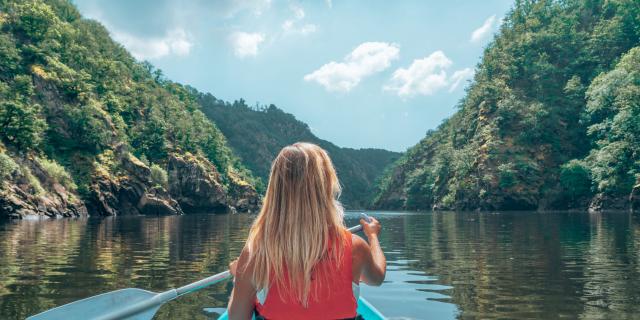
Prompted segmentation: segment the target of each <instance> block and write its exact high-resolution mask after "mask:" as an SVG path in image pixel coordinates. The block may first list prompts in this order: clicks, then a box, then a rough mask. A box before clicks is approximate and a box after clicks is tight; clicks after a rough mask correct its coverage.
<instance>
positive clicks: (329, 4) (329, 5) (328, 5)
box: [325, 0, 333, 9]
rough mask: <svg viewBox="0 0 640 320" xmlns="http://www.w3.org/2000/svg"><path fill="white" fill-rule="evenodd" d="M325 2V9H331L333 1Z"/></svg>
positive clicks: (327, 0) (326, 0)
mask: <svg viewBox="0 0 640 320" xmlns="http://www.w3.org/2000/svg"><path fill="white" fill-rule="evenodd" d="M325 2H326V3H327V7H329V9H331V8H333V1H331V0H325Z"/></svg>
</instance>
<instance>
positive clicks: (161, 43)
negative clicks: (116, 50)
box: [110, 28, 193, 60]
mask: <svg viewBox="0 0 640 320" xmlns="http://www.w3.org/2000/svg"><path fill="white" fill-rule="evenodd" d="M110 29H111V30H112V32H111V34H112V35H113V38H114V39H115V40H116V41H118V42H120V43H121V44H122V45H123V46H124V47H125V48H127V50H129V51H130V52H131V54H132V55H133V56H134V57H135V58H136V59H138V60H146V59H158V58H162V57H165V56H168V55H177V56H186V55H189V53H190V52H191V47H192V46H193V43H192V42H191V37H190V36H189V35H188V34H187V32H185V31H184V30H183V29H181V28H175V29H173V30H169V31H167V33H166V35H165V36H164V37H161V38H158V37H151V38H143V37H138V36H135V35H132V34H129V33H126V32H122V31H118V30H114V29H113V28H110Z"/></svg>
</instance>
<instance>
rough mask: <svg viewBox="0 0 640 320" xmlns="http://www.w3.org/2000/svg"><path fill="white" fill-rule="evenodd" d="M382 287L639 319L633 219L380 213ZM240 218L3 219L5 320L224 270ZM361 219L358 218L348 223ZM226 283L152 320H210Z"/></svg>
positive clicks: (418, 311) (411, 302)
mask: <svg viewBox="0 0 640 320" xmlns="http://www.w3.org/2000/svg"><path fill="white" fill-rule="evenodd" d="M374 215H376V216H378V217H379V219H380V220H381V222H382V223H383V226H384V232H383V233H382V235H381V242H382V245H383V248H384V250H385V252H386V254H387V258H388V261H389V268H388V272H387V280H386V282H385V284H384V285H383V286H382V287H380V288H368V287H363V289H362V294H363V295H364V296H365V297H367V298H368V299H369V300H370V301H371V302H372V303H373V304H374V305H376V306H377V307H379V309H381V310H382V311H383V312H384V313H385V314H386V315H388V316H389V317H392V318H403V319H425V318H432V319H454V318H462V319H476V318H477V319H480V318H481V319H499V318H519V319H522V318H539V319H547V318H562V317H564V318H572V319H574V318H579V319H604V318H607V319H611V318H615V319H625V318H628V319H631V318H634V316H635V315H636V314H638V312H640V286H638V285H637V284H638V283H639V282H638V281H639V280H640V264H639V262H640V261H639V260H638V254H639V253H640V252H639V249H640V242H639V241H640V219H639V218H638V216H633V215H631V214H627V213H609V214H586V213H545V214H540V213H449V212H439V213H424V214H405V213H382V214H379V213H378V214H377V213H374ZM251 219H252V217H251V216H247V215H223V216H220V215H190V216H180V217H177V216H172V217H119V218H107V219H75V220H73V219H67V220H35V221H17V222H4V223H0V315H1V316H0V318H2V319H22V318H24V317H26V316H28V315H31V314H34V313H37V312H40V311H42V310H46V309H48V308H51V307H54V306H57V305H60V304H64V303H67V302H70V301H74V300H77V299H79V298H84V297H87V296H91V295H95V294H97V293H102V292H106V291H110V290H115V289H119V288H125V287H139V288H144V289H149V290H154V291H162V290H166V289H167V288H170V287H177V286H180V285H183V284H186V283H189V282H191V281H194V280H197V279H200V278H202V277H204V276H207V275H211V274H213V273H217V272H220V271H223V270H225V269H226V268H227V264H228V262H229V261H230V260H231V259H232V258H233V257H235V256H237V255H238V253H239V252H240V250H241V249H242V245H243V243H244V239H245V237H246V235H247V232H248V226H249V224H250V223H251ZM355 223H356V217H355V216H348V217H347V224H348V225H352V224H355ZM230 289H231V287H230V284H229V283H227V284H224V285H216V286H213V287H212V288H210V289H207V290H204V291H202V292H199V293H196V294H193V295H188V296H185V297H182V298H180V299H178V300H176V301H173V302H171V303H169V304H167V305H165V306H164V307H162V308H161V309H160V312H159V313H158V315H157V316H156V319H207V318H211V317H214V316H212V314H207V313H204V312H203V308H204V307H220V306H224V305H225V304H226V301H227V299H228V294H229V291H230Z"/></svg>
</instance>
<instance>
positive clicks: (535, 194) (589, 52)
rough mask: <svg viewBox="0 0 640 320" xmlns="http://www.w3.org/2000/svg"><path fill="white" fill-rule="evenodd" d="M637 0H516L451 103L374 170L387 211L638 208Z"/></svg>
mask: <svg viewBox="0 0 640 320" xmlns="http://www.w3.org/2000/svg"><path fill="white" fill-rule="evenodd" d="M639 44H640V6H639V5H638V2H637V1H633V0H620V1H518V2H516V4H515V7H514V8H513V9H512V10H511V12H510V13H509V14H508V15H507V16H506V18H505V19H504V21H503V24H502V26H501V29H500V32H499V34H498V35H497V36H496V37H495V39H494V41H493V42H492V43H491V44H490V45H489V46H488V47H487V48H486V49H485V52H484V55H483V57H482V61H481V63H480V64H479V65H478V66H477V68H476V74H475V78H474V80H473V82H472V83H471V85H470V86H469V87H468V89H467V94H466V96H465V97H464V98H463V99H462V100H461V101H460V103H459V106H458V111H457V113H456V114H454V115H453V116H452V117H451V118H450V119H447V120H446V121H444V122H443V123H442V125H440V127H439V128H438V129H437V130H434V131H432V132H430V133H428V134H427V136H426V137H425V138H424V139H423V140H422V141H420V142H419V143H418V144H417V145H416V146H414V147H413V148H411V149H410V150H409V151H408V152H407V153H406V154H405V155H404V156H403V157H402V158H401V159H400V160H399V161H397V162H396V163H395V164H394V165H393V167H392V168H390V169H389V170H388V171H387V172H386V173H385V175H384V177H383V178H382V179H381V182H380V184H379V186H378V188H379V190H378V193H377V195H376V199H375V206H376V207H378V208H387V209H391V208H393V209H398V208H403V209H465V210H473V209H481V210H520V209H538V210H545V209H586V208H590V209H592V210H602V209H629V208H631V209H633V208H638V207H640V47H637V46H638V45H639Z"/></svg>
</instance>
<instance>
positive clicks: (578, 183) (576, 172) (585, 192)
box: [560, 159, 591, 201]
mask: <svg viewBox="0 0 640 320" xmlns="http://www.w3.org/2000/svg"><path fill="white" fill-rule="evenodd" d="M560 186H561V187H562V190H563V193H564V194H565V195H567V196H568V197H569V198H570V199H571V200H572V201H575V200H576V199H580V198H584V197H588V196H590V195H591V174H590V171H589V168H587V167H586V166H585V164H584V162H582V161H579V160H575V159H574V160H571V161H569V162H567V163H565V164H563V165H562V167H561V168H560Z"/></svg>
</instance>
